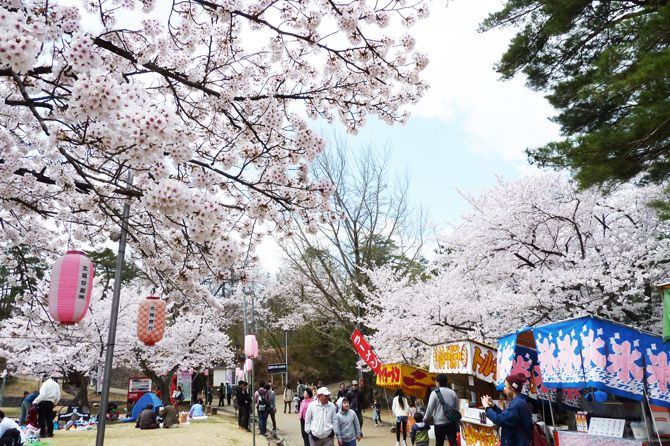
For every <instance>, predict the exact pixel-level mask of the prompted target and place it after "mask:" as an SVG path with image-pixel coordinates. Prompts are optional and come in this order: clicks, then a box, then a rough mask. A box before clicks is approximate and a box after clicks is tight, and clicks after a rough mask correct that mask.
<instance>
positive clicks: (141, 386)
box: [128, 376, 151, 401]
mask: <svg viewBox="0 0 670 446" xmlns="http://www.w3.org/2000/svg"><path fill="white" fill-rule="evenodd" d="M148 392H151V378H147V377H146V376H138V377H132V378H128V401H137V400H139V399H140V398H141V397H142V395H144V394H145V393H148Z"/></svg>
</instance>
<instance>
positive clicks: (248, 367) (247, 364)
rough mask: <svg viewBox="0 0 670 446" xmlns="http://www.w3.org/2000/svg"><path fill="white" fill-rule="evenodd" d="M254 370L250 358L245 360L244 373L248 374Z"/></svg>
mask: <svg viewBox="0 0 670 446" xmlns="http://www.w3.org/2000/svg"><path fill="white" fill-rule="evenodd" d="M253 368H254V361H253V360H252V359H251V358H247V360H246V361H244V371H245V372H247V373H249V372H251V371H252V370H253Z"/></svg>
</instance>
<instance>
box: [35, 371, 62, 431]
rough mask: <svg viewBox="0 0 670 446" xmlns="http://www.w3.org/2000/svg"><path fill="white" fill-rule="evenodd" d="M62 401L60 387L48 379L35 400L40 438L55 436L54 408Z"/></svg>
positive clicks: (51, 379)
mask: <svg viewBox="0 0 670 446" xmlns="http://www.w3.org/2000/svg"><path fill="white" fill-rule="evenodd" d="M59 400H60V386H59V385H58V383H57V382H56V380H55V379H54V378H47V379H46V380H45V381H44V382H43V383H42V387H40V394H39V395H37V398H35V399H34V400H33V404H36V405H37V421H38V422H39V425H40V437H42V438H45V437H53V436H54V406H55V405H56V404H57V403H58V401H59Z"/></svg>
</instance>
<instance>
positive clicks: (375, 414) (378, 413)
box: [372, 398, 382, 427]
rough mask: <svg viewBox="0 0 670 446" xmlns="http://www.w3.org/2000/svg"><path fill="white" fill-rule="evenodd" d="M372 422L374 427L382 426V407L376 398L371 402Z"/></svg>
mask: <svg viewBox="0 0 670 446" xmlns="http://www.w3.org/2000/svg"><path fill="white" fill-rule="evenodd" d="M372 421H374V422H375V427H378V426H379V424H382V406H381V404H379V400H377V399H376V398H375V399H374V400H373V401H372ZM377 423H379V424H377Z"/></svg>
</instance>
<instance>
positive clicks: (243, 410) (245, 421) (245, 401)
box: [235, 380, 251, 432]
mask: <svg viewBox="0 0 670 446" xmlns="http://www.w3.org/2000/svg"><path fill="white" fill-rule="evenodd" d="M235 400H236V401H237V404H238V405H239V406H240V409H239V411H238V414H237V424H238V425H239V426H240V429H242V430H245V431H247V432H250V431H249V414H250V412H251V395H249V392H248V391H247V382H246V381H243V380H240V382H238V383H237V390H236V394H235Z"/></svg>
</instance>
